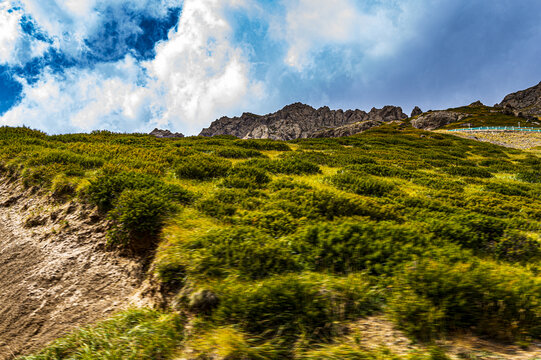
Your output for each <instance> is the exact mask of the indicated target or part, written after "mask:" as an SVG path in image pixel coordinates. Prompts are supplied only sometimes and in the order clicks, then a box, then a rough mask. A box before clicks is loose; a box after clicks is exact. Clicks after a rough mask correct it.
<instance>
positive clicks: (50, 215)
mask: <svg viewBox="0 0 541 360" xmlns="http://www.w3.org/2000/svg"><path fill="white" fill-rule="evenodd" d="M1 180H2V184H0V304H1V306H0V359H12V358H14V357H16V356H18V355H22V354H28V353H30V352H33V351H36V350H38V349H40V348H42V347H44V346H45V345H46V344H47V343H49V342H50V341H52V340H54V339H56V338H58V337H60V336H62V335H63V334H65V333H66V332H68V331H70V330H73V329H74V328H76V327H78V326H83V325H87V324H90V323H93V322H95V321H98V320H100V319H103V318H105V317H107V316H108V315H110V314H111V313H113V312H115V311H118V310H120V309H122V308H125V307H126V306H137V305H146V303H145V302H146V301H147V300H145V299H143V298H142V296H141V295H140V291H139V289H140V288H141V285H142V282H143V279H144V269H143V266H142V264H141V262H140V261H137V260H136V259H133V258H127V257H122V256H120V255H119V254H117V253H115V252H112V251H108V250H107V249H106V246H105V245H106V238H105V231H106V223H105V221H104V220H103V219H102V218H101V217H100V216H99V215H98V214H97V213H96V211H95V209H91V208H90V207H85V206H83V205H81V204H78V203H64V204H56V203H54V202H53V201H52V200H51V199H49V198H47V197H45V196H40V195H37V194H34V192H35V191H32V190H24V189H23V188H22V187H21V186H20V185H19V184H17V183H14V182H11V183H10V182H9V181H7V180H6V179H1Z"/></svg>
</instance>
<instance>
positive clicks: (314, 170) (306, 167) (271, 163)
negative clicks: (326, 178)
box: [245, 157, 321, 175]
mask: <svg viewBox="0 0 541 360" xmlns="http://www.w3.org/2000/svg"><path fill="white" fill-rule="evenodd" d="M245 165H249V166H255V167H259V168H262V169H265V170H266V171H268V172H271V173H273V174H286V175H303V174H318V173H320V172H321V170H320V169H319V166H317V165H316V164H313V163H311V162H308V161H305V160H302V159H299V158H296V157H287V158H285V159H280V160H260V159H254V160H249V161H247V162H246V163H245Z"/></svg>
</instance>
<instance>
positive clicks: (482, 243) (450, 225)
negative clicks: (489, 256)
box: [428, 213, 507, 251]
mask: <svg viewBox="0 0 541 360" xmlns="http://www.w3.org/2000/svg"><path fill="white" fill-rule="evenodd" d="M428 224H429V226H428V228H429V230H430V231H431V232H433V233H434V234H435V235H436V236H437V237H439V238H441V239H444V240H446V241H451V242H454V243H457V244H460V245H461V246H464V247H466V248H469V249H474V250H481V251H484V250H486V249H487V247H488V246H489V244H490V243H491V242H493V241H497V240H498V239H499V238H500V237H502V236H503V234H504V232H505V229H506V228H507V224H506V222H505V221H503V220H501V219H498V218H495V217H491V216H486V215H481V214H472V213H465V214H464V213H462V214H456V215H448V216H446V217H445V218H443V219H439V218H434V219H430V220H428Z"/></svg>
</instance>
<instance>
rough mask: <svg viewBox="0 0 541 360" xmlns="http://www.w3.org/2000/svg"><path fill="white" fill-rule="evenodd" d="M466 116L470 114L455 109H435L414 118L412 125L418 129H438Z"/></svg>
mask: <svg viewBox="0 0 541 360" xmlns="http://www.w3.org/2000/svg"><path fill="white" fill-rule="evenodd" d="M466 116H468V115H467V114H461V113H457V112H453V111H434V112H431V113H426V114H424V115H422V116H419V117H418V118H417V119H415V120H412V121H411V125H412V126H413V127H414V128H417V129H423V130H436V129H439V128H441V127H443V126H445V125H448V124H451V123H454V122H457V121H460V120H462V119H464V118H465V117H466Z"/></svg>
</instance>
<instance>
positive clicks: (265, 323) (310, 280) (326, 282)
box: [213, 274, 382, 343]
mask: <svg viewBox="0 0 541 360" xmlns="http://www.w3.org/2000/svg"><path fill="white" fill-rule="evenodd" d="M217 291H218V294H219V295H220V296H221V301H220V305H219V307H218V309H216V311H215V312H214V314H213V319H214V320H215V321H217V322H218V323H222V324H238V325H239V326H240V327H241V328H242V329H243V330H245V331H247V332H248V333H251V334H252V335H256V336H261V337H263V338H274V337H276V336H280V338H281V340H283V341H286V342H290V343H292V342H294V341H295V340H296V339H298V338H299V337H301V336H302V337H304V338H307V339H328V338H330V337H331V336H332V335H334V334H335V332H336V330H337V328H336V326H337V325H338V322H339V321H344V320H347V319H354V318H356V317H360V316H364V315H368V314H370V313H372V312H374V311H376V310H377V309H378V308H379V307H380V304H381V300H382V299H381V294H380V292H379V291H377V290H374V289H372V288H371V286H370V284H369V282H368V281H367V280H366V279H365V278H364V277H363V276H362V275H358V274H357V275H351V276H347V277H333V276H326V275H321V274H300V275H294V274H288V275H282V276H275V277H271V278H268V279H264V280H261V281H259V282H258V283H255V284H250V285H248V284H244V283H238V282H236V283H234V282H230V283H225V284H222V285H220V286H219V288H218V289H217Z"/></svg>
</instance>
